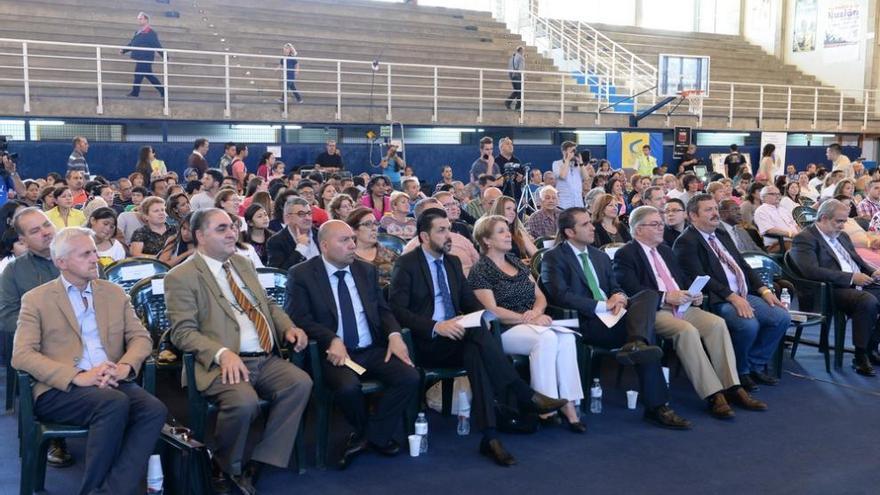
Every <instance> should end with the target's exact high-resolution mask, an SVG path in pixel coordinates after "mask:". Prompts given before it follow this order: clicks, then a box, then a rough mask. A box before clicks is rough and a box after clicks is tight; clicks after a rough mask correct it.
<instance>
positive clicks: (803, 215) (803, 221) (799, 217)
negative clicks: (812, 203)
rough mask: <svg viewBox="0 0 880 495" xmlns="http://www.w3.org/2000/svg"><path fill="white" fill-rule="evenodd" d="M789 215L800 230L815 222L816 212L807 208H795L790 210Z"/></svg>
mask: <svg viewBox="0 0 880 495" xmlns="http://www.w3.org/2000/svg"><path fill="white" fill-rule="evenodd" d="M791 214H792V216H794V221H795V222H796V223H797V224H798V227H800V228H804V227H808V226H810V225H812V224H813V222H815V221H816V210H814V209H812V208H807V207H806V206H799V207H797V208H795V209H794V210H792V212H791Z"/></svg>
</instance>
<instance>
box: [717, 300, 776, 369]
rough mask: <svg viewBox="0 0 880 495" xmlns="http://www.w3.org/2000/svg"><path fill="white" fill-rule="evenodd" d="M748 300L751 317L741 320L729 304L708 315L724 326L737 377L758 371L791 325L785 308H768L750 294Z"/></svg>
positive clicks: (719, 306)
mask: <svg viewBox="0 0 880 495" xmlns="http://www.w3.org/2000/svg"><path fill="white" fill-rule="evenodd" d="M748 301H749V304H751V305H752V308H753V309H754V311H755V316H754V318H741V317H740V316H739V315H737V314H736V308H734V307H733V304H730V303H729V302H723V303H719V304H715V305H713V307H712V312H713V313H715V314H717V315H718V316H720V317H722V318H724V321H725V322H726V323H727V330H728V331H729V332H730V339H731V340H732V341H733V350H734V353H735V354H736V369H737V372H738V373H739V374H744V373H748V372H750V371H762V370H763V369H764V367H765V366H766V365H767V363H768V362H770V358H771V357H772V356H773V352H774V351H775V350H776V346H778V345H779V339H781V338H783V337H784V336H785V331H786V330H788V327H789V325H790V324H791V317H790V316H789V315H788V311H786V310H785V309H783V308H779V307H776V306H773V307H771V306H770V305H769V304H767V303H766V302H765V301H764V299H762V298H760V297H758V296H754V295H751V294H749V296H748Z"/></svg>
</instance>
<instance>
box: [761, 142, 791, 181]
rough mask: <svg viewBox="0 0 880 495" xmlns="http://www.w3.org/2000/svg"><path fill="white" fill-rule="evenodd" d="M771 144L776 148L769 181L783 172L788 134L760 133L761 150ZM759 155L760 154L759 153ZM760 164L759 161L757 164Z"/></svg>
mask: <svg viewBox="0 0 880 495" xmlns="http://www.w3.org/2000/svg"><path fill="white" fill-rule="evenodd" d="M767 144H772V145H774V146H776V151H775V152H774V158H775V160H774V162H775V163H774V166H773V171H772V173H771V174H770V179H771V180H773V179H775V178H776V177H777V176H779V175H782V174H783V173H784V172H785V147H786V145H787V144H788V133H786V132H762V133H761V150H763V149H764V145H767ZM759 155H760V153H759ZM758 163H760V161H759V162H758Z"/></svg>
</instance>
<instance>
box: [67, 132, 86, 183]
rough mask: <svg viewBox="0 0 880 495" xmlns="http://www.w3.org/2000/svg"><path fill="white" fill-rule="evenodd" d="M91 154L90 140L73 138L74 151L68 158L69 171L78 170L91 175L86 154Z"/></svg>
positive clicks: (80, 137) (79, 137) (78, 137)
mask: <svg viewBox="0 0 880 495" xmlns="http://www.w3.org/2000/svg"><path fill="white" fill-rule="evenodd" d="M88 152H89V140H88V139H86V138H84V137H82V136H76V137H75V138H73V151H71V152H70V156H69V157H67V171H68V172H70V171H72V170H78V171H80V172H83V173H84V174H86V175H89V164H88V163H86V153H88Z"/></svg>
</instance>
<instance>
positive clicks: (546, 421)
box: [538, 414, 562, 426]
mask: <svg viewBox="0 0 880 495" xmlns="http://www.w3.org/2000/svg"><path fill="white" fill-rule="evenodd" d="M538 421H539V422H540V423H541V425H542V426H559V425H561V424H562V419H561V418H560V417H559V415H558V414H553V415H550V416H547V417H543V416H538Z"/></svg>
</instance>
